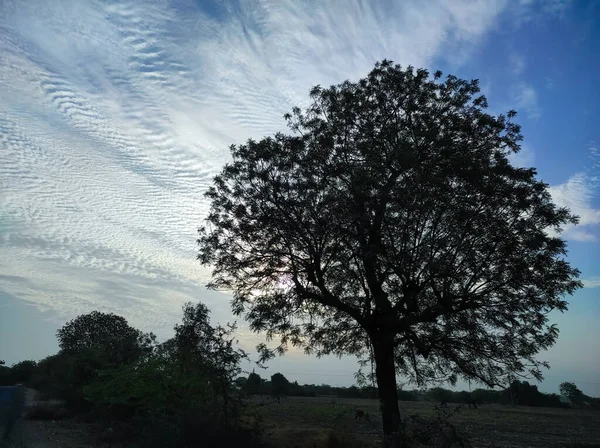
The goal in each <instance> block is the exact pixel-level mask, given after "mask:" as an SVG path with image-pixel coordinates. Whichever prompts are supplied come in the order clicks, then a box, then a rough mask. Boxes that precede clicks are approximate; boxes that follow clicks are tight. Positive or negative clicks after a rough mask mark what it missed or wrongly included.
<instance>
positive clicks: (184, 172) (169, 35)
mask: <svg viewBox="0 0 600 448" xmlns="http://www.w3.org/2000/svg"><path fill="white" fill-rule="evenodd" d="M15 5H16V2H10V1H8V2H2V3H0V98H1V102H0V149H1V150H2V163H1V164H0V210H1V212H0V250H1V251H2V255H3V257H2V259H1V260H0V271H1V272H2V273H3V274H4V275H6V276H9V277H8V279H3V281H2V286H1V289H2V290H3V291H5V292H7V293H9V294H11V296H12V297H16V298H18V299H19V300H24V301H27V302H28V303H31V304H34V305H35V306H37V307H39V308H40V309H44V310H47V311H49V312H50V311H51V312H52V313H54V315H55V316H56V319H57V321H60V322H63V321H64V319H67V318H70V317H73V316H74V315H76V314H78V313H82V312H87V311H90V310H91V309H100V310H113V311H115V312H119V313H120V314H123V315H124V316H126V317H127V318H128V319H130V320H131V321H132V322H133V323H134V324H136V325H139V326H140V327H141V328H154V326H157V327H158V328H163V327H164V328H170V327H171V325H172V321H173V319H175V320H176V319H177V317H178V316H179V313H180V305H181V303H182V302H183V301H186V300H196V299H202V300H206V301H209V302H210V305H211V307H212V308H213V310H214V318H215V319H216V320H224V319H228V318H229V317H230V312H229V304H228V299H229V297H228V296H226V295H214V296H213V295H208V294H209V293H207V292H206V291H205V290H204V289H203V288H202V287H201V285H203V284H204V283H205V282H206V281H207V280H208V277H209V274H210V271H209V270H208V269H205V268H202V267H201V266H199V264H198V263H197V261H196V260H195V255H196V246H195V243H194V241H195V237H196V228H197V226H198V225H199V224H200V223H201V220H202V218H203V217H204V216H205V214H206V211H207V204H206V202H205V200H204V198H203V196H202V193H203V192H204V191H206V189H207V187H208V185H209V184H210V183H211V181H212V177H213V176H214V175H215V173H216V172H217V171H218V170H219V169H220V167H222V165H223V164H224V163H225V162H227V161H228V160H229V153H228V146H229V145H230V144H231V143H239V142H242V141H243V140H245V139H246V138H249V137H255V138H256V137H260V136H263V135H267V134H272V133H274V132H276V131H278V130H282V129H283V128H284V121H283V120H282V115H283V114H284V113H285V112H287V111H289V110H290V108H291V107H292V106H295V105H303V104H305V101H306V99H307V92H308V89H309V88H310V87H311V86H313V85H315V84H323V85H328V84H331V83H338V82H341V81H343V80H344V79H347V78H350V79H356V78H358V77H360V76H364V75H365V74H366V73H367V71H368V70H369V69H371V68H372V66H373V63H374V62H375V61H376V60H380V59H383V58H391V59H393V60H395V61H396V62H399V63H402V64H404V65H408V64H413V65H415V66H428V65H430V64H432V62H433V61H435V60H438V59H444V58H450V57H454V56H453V53H452V52H449V51H447V50H448V48H453V49H460V54H461V55H462V57H466V56H468V55H469V54H470V51H471V50H472V49H473V48H475V47H476V46H477V45H478V43H479V42H480V41H481V39H482V38H483V37H484V36H485V34H486V33H487V32H488V30H489V29H490V28H491V27H492V26H494V23H495V21H496V19H497V17H498V15H499V14H500V13H502V11H503V8H504V7H505V6H506V2H496V3H495V4H494V6H493V7H490V6H489V3H488V2H485V1H476V2H473V1H470V0H468V1H467V0H465V1H454V2H450V3H448V2H443V1H441V0H440V1H436V2H434V1H432V2H425V3H423V2H418V1H416V0H415V1H408V2H397V3H395V4H384V3H379V2H376V3H364V2H342V3H336V2H326V3H321V4H315V3H311V2H306V3H303V2H297V1H295V0H293V1H292V0H288V1H261V2H240V3H234V2H214V3H213V4H210V5H208V4H207V3H206V2H176V3H170V2H163V1H157V2H134V1H123V2H118V3H114V2H99V1H89V2H74V3H69V4H65V3H61V2H58V1H43V0H32V1H29V2H19V7H18V8H17V7H15ZM456 54H458V53H456ZM446 55H448V56H446ZM465 55H466V56H465Z"/></svg>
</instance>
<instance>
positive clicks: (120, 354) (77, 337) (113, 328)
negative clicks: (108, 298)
mask: <svg viewBox="0 0 600 448" xmlns="http://www.w3.org/2000/svg"><path fill="white" fill-rule="evenodd" d="M57 338H58V345H59V347H60V349H61V351H62V352H63V353H65V354H77V353H83V352H84V351H89V350H94V351H98V350H101V351H102V352H104V353H103V354H104V355H105V356H107V357H108V358H109V359H110V360H111V361H112V362H116V363H119V362H129V361H131V360H133V359H136V358H138V357H140V356H143V355H144V354H148V353H150V352H151V350H152V344H153V343H154V342H155V340H156V337H155V336H154V334H152V333H143V332H142V331H140V330H138V329H136V328H133V327H132V326H130V325H129V324H128V323H127V320H126V319H125V318H124V317H122V316H117V315H116V314H112V313H101V312H100V311H92V312H91V313H88V314H82V315H80V316H77V317H76V318H75V319H73V320H71V321H69V322H67V323H66V324H65V325H64V326H63V327H62V328H61V329H59V330H58V331H57Z"/></svg>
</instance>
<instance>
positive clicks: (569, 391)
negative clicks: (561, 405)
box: [559, 381, 585, 405]
mask: <svg viewBox="0 0 600 448" xmlns="http://www.w3.org/2000/svg"><path fill="white" fill-rule="evenodd" d="M559 390H560V393H561V394H562V395H564V396H565V397H567V398H568V399H569V400H571V403H573V404H574V405H581V403H582V401H583V399H584V398H585V395H584V393H583V392H582V391H581V390H580V389H579V388H578V387H577V386H576V385H575V383H571V382H568V381H565V382H563V383H560V386H559Z"/></svg>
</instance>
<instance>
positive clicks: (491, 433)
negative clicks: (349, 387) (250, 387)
mask: <svg viewBox="0 0 600 448" xmlns="http://www.w3.org/2000/svg"><path fill="white" fill-rule="evenodd" d="M261 404H262V405H261ZM448 405H449V407H451V408H452V407H453V406H455V405H452V404H451V403H449V404H448ZM255 406H256V407H255V409H256V413H257V414H258V416H259V417H260V418H262V421H263V424H264V425H265V427H266V434H267V435H268V437H269V439H270V440H272V441H273V442H275V443H276V444H277V446H279V447H286V448H287V447H289V448H305V447H313V446H324V445H323V444H322V443H323V440H324V439H325V438H326V437H327V435H328V434H329V433H331V432H333V433H335V434H336V435H337V437H338V438H343V440H346V441H349V440H351V439H358V440H360V444H359V445H358V446H369V445H374V444H375V441H376V440H377V439H378V436H379V434H380V432H379V431H380V428H381V420H380V418H379V415H378V408H379V406H378V402H377V401H376V400H359V399H339V398H338V399H332V398H300V397H289V398H286V399H282V400H281V403H280V404H277V403H276V402H272V401H269V400H268V399H265V400H262V401H261V400H257V403H256V405H255ZM433 407H434V403H428V402H400V409H401V413H402V414H403V415H404V416H408V415H411V414H417V415H420V416H434V415H435V413H436V411H435V410H434V409H433ZM357 409H361V410H364V411H367V412H368V413H369V417H370V418H369V419H370V422H369V421H364V420H356V419H355V413H356V410H357ZM451 422H452V423H454V424H455V425H456V426H457V427H459V428H460V429H463V430H464V431H466V432H467V433H468V434H469V435H470V436H471V440H472V444H473V446H474V447H502V448H511V447H513V448H521V447H523V448H524V447H544V448H559V447H572V448H574V447H581V448H583V447H587V448H592V447H595V448H600V412H598V411H594V410H579V409H554V408H533V407H517V408H510V407H504V406H500V405H484V406H482V407H480V408H479V409H468V408H467V409H461V410H460V412H458V414H456V415H455V416H453V417H452V418H451Z"/></svg>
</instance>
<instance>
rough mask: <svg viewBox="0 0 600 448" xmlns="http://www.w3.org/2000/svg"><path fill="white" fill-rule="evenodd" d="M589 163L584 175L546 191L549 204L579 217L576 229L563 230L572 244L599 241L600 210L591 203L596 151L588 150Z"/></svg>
mask: <svg viewBox="0 0 600 448" xmlns="http://www.w3.org/2000/svg"><path fill="white" fill-rule="evenodd" d="M590 156H591V158H592V163H591V164H590V168H589V169H588V170H587V171H584V172H581V173H577V174H575V175H573V176H571V177H570V178H569V180H568V181H567V182H565V183H562V184H559V185H553V186H551V187H550V188H549V190H550V194H551V195H552V200H553V201H554V203H555V204H556V205H558V206H560V207H567V208H569V209H570V210H571V212H572V213H574V214H576V215H577V216H579V224H578V225H577V226H572V225H569V226H566V227H565V230H564V236H565V238H567V239H571V240H575V241H598V239H599V238H600V209H598V208H595V206H594V205H593V200H594V198H595V197H596V196H597V192H598V182H599V180H600V179H599V177H598V172H599V168H600V167H599V166H598V151H597V148H596V147H595V146H594V145H592V146H591V147H590Z"/></svg>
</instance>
